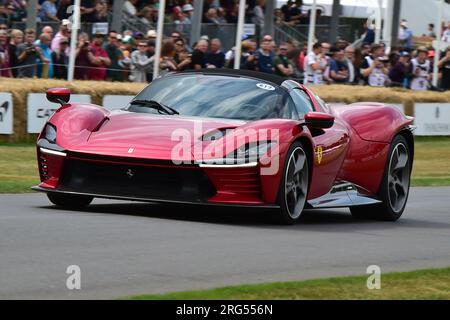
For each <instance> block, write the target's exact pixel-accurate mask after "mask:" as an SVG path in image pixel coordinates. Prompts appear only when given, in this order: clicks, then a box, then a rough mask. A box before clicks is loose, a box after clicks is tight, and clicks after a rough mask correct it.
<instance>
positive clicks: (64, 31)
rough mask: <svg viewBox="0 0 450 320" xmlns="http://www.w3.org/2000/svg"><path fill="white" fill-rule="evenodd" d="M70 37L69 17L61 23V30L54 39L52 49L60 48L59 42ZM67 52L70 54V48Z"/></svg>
mask: <svg viewBox="0 0 450 320" xmlns="http://www.w3.org/2000/svg"><path fill="white" fill-rule="evenodd" d="M69 37H70V21H69V20H68V19H63V20H62V21H61V24H60V25H59V31H58V32H57V33H56V35H55V37H54V38H53V40H52V46H51V48H52V51H57V50H59V44H60V43H61V39H62V38H69ZM66 54H69V49H68V48H67V50H66Z"/></svg>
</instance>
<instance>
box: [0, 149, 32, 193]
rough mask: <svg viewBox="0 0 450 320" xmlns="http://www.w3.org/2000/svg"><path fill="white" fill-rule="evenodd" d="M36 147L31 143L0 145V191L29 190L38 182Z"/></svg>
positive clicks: (16, 191) (17, 191) (15, 191)
mask: <svg viewBox="0 0 450 320" xmlns="http://www.w3.org/2000/svg"><path fill="white" fill-rule="evenodd" d="M38 175H39V172H38V169H37V163H36V148H35V147H34V146H33V145H32V144H14V145H6V144H2V145H0V192H1V193H19V192H31V190H30V187H31V186H33V185H35V184H37V183H38V182H39V177H38Z"/></svg>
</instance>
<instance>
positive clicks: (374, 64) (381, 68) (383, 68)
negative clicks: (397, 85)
mask: <svg viewBox="0 0 450 320" xmlns="http://www.w3.org/2000/svg"><path fill="white" fill-rule="evenodd" d="M388 66H389V58H388V57H386V56H385V48H384V46H383V45H381V44H375V45H373V46H372V53H371V54H370V55H369V56H367V57H365V59H364V62H363V64H362V67H361V74H362V76H363V77H364V81H365V83H366V84H368V85H369V86H371V87H384V86H387V85H388V84H389V77H388V74H389V68H388Z"/></svg>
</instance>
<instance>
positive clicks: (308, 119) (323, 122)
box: [305, 112, 334, 129]
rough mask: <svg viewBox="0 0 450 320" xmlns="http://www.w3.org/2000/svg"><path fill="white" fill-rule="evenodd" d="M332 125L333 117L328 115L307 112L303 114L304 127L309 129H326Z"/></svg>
mask: <svg viewBox="0 0 450 320" xmlns="http://www.w3.org/2000/svg"><path fill="white" fill-rule="evenodd" d="M333 124H334V117H333V116H332V115H330V114H328V113H322V112H309V113H307V114H305V125H307V126H308V127H311V128H317V129H328V128H331V127H332V126H333Z"/></svg>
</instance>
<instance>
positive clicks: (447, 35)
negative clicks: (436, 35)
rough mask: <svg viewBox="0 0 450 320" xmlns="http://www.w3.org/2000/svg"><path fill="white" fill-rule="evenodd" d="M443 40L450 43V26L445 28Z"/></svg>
mask: <svg viewBox="0 0 450 320" xmlns="http://www.w3.org/2000/svg"><path fill="white" fill-rule="evenodd" d="M442 41H444V42H447V43H450V28H447V29H445V31H444V33H443V34H442Z"/></svg>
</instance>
